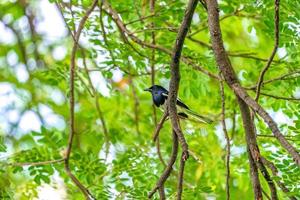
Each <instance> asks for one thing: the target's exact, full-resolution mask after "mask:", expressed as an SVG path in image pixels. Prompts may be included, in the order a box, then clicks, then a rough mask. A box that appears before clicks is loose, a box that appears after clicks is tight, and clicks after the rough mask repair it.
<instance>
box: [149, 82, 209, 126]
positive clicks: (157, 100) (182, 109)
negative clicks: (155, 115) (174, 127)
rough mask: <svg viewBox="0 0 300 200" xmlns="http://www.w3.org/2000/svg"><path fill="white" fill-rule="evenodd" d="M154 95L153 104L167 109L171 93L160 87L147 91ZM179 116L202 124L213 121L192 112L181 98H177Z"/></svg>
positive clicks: (154, 86)
mask: <svg viewBox="0 0 300 200" xmlns="http://www.w3.org/2000/svg"><path fill="white" fill-rule="evenodd" d="M144 91H148V92H150V93H151V94H152V100H153V103H154V104H155V105H156V106H157V107H159V108H161V107H162V108H163V109H165V108H166V102H167V99H168V94H169V91H168V90H166V89H165V88H164V87H162V86H160V85H153V86H151V87H150V88H147V89H145V90H144ZM176 104H177V112H178V113H177V114H178V116H179V117H180V118H182V119H189V120H192V121H196V122H201V123H208V124H210V123H212V122H213V121H212V120H211V119H209V118H208V117H204V116H202V115H199V114H197V113H196V112H194V111H192V110H191V109H190V108H189V107H188V106H187V105H186V104H184V103H183V102H182V101H181V100H180V99H179V98H177V102H176Z"/></svg>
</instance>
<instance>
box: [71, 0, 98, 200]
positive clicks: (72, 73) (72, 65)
mask: <svg viewBox="0 0 300 200" xmlns="http://www.w3.org/2000/svg"><path fill="white" fill-rule="evenodd" d="M97 3H98V0H94V1H93V3H92V5H91V7H90V8H89V9H88V10H87V11H86V13H85V15H84V16H83V17H82V19H81V20H80V23H79V25H78V28H77V31H76V34H75V36H74V44H73V48H72V53H71V64H70V100H69V101H70V102H69V103H70V135H69V140H68V146H67V150H66V157H65V170H66V173H67V175H68V176H69V177H70V178H71V179H72V181H73V182H74V183H75V184H76V186H77V187H78V188H79V189H80V190H81V192H82V193H83V194H84V196H85V198H86V199H92V195H91V194H90V192H89V191H88V189H87V188H85V187H84V186H83V185H82V184H81V183H80V181H79V180H78V179H77V178H76V177H75V176H74V174H73V173H72V172H71V170H70V163H69V159H70V155H71V151H72V144H73V139H74V135H75V124H74V118H75V115H74V103H75V102H74V79H75V70H76V61H75V58H76V51H77V48H78V42H79V38H80V34H81V31H82V29H83V28H84V24H85V22H86V21H87V19H88V17H89V15H90V14H91V13H92V11H93V10H94V8H95V7H96V5H97Z"/></svg>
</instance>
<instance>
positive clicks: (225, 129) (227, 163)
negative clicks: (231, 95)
mask: <svg viewBox="0 0 300 200" xmlns="http://www.w3.org/2000/svg"><path fill="white" fill-rule="evenodd" d="M219 79H220V94H221V101H222V102H221V103H222V113H221V123H222V127H223V133H224V136H225V140H226V199H227V200H229V199H230V138H229V135H228V132H227V128H226V123H225V109H226V107H225V93H224V84H223V80H222V77H221V74H220V78H219Z"/></svg>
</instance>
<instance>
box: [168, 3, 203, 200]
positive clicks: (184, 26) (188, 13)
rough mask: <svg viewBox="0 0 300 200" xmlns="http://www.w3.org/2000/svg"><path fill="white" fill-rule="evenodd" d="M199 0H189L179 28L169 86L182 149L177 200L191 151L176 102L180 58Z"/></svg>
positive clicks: (171, 110) (169, 107)
mask: <svg viewBox="0 0 300 200" xmlns="http://www.w3.org/2000/svg"><path fill="white" fill-rule="evenodd" d="M197 3H198V0H189V2H188V5H187V8H186V10H185V15H184V18H183V21H182V23H181V26H180V28H179V32H178V34H177V37H176V42H175V44H174V47H173V53H172V59H171V64H170V68H171V80H170V86H169V95H168V104H167V105H168V110H169V116H170V120H171V124H172V129H173V130H174V131H175V133H176V134H177V137H178V140H179V142H180V144H181V148H182V157H181V162H180V163H181V164H180V172H179V180H178V188H177V199H178V200H180V199H181V194H182V182H183V180H182V179H183V170H184V164H185V161H186V160H187V159H188V157H189V151H188V144H187V143H186V140H185V137H184V135H183V133H182V130H181V127H180V124H179V118H178V116H177V108H176V102H177V93H178V88H179V82H180V70H179V68H180V66H179V64H180V57H181V52H182V47H183V44H184V40H185V37H186V35H187V33H188V30H189V28H190V25H191V22H192V18H193V14H194V12H195V9H196V7H197Z"/></svg>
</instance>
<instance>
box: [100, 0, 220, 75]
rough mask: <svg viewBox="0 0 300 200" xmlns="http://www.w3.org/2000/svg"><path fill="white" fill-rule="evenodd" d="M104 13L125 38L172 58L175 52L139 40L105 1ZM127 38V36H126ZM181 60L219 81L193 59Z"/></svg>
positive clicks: (182, 58) (185, 58)
mask: <svg viewBox="0 0 300 200" xmlns="http://www.w3.org/2000/svg"><path fill="white" fill-rule="evenodd" d="M104 11H105V12H106V13H107V14H108V15H109V16H111V18H112V19H113V20H114V22H115V23H116V25H117V26H118V28H119V29H120V30H121V32H122V33H123V36H125V33H126V35H127V36H128V37H129V38H131V40H132V41H133V42H135V43H137V44H139V45H141V46H142V47H147V48H151V49H156V50H158V51H161V52H163V53H166V54H168V55H170V56H172V54H173V52H172V50H170V49H167V48H165V47H163V46H159V45H154V44H151V43H147V42H145V41H142V40H141V39H139V38H138V37H136V36H135V35H134V34H133V33H132V32H130V31H129V30H128V29H127V27H126V26H125V25H124V23H123V21H122V20H121V18H120V17H119V14H118V13H117V12H116V11H115V10H114V9H113V8H112V7H111V5H110V4H109V3H108V2H107V0H104ZM125 37H126V36H125ZM181 60H182V61H183V62H184V63H185V64H187V65H190V66H192V67H193V69H195V70H198V71H200V72H202V73H204V74H206V75H208V76H209V77H211V78H213V79H218V76H216V75H214V74H213V73H211V72H209V71H208V70H206V69H204V68H202V67H201V66H199V65H197V64H196V63H194V62H193V61H192V60H191V59H189V58H187V57H183V56H182V57H181Z"/></svg>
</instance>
